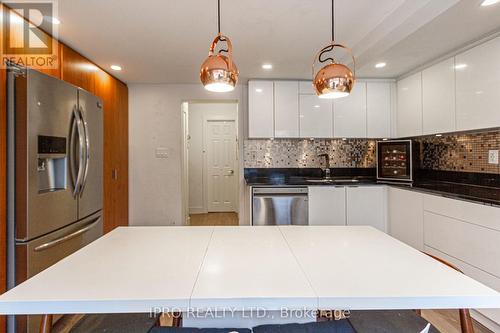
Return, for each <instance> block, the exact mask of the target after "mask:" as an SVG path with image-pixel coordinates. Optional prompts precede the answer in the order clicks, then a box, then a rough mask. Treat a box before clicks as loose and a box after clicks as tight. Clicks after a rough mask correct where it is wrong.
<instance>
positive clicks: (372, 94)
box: [366, 82, 391, 138]
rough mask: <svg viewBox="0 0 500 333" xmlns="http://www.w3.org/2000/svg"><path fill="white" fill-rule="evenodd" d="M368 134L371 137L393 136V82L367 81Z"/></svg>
mask: <svg viewBox="0 0 500 333" xmlns="http://www.w3.org/2000/svg"><path fill="white" fill-rule="evenodd" d="M366 135H367V137H369V138H389V137H390V136H391V83H390V82H367V83H366Z"/></svg>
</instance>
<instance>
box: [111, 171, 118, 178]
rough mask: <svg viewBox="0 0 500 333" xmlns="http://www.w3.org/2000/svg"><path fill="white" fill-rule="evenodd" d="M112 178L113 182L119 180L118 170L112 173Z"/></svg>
mask: <svg viewBox="0 0 500 333" xmlns="http://www.w3.org/2000/svg"><path fill="white" fill-rule="evenodd" d="M111 178H112V179H113V180H118V170H117V169H113V171H111Z"/></svg>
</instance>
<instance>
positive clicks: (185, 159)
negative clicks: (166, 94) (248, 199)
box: [181, 99, 244, 225]
mask: <svg viewBox="0 0 500 333" xmlns="http://www.w3.org/2000/svg"><path fill="white" fill-rule="evenodd" d="M240 103H241V101H239V100H237V99H208V100H207V99H185V100H182V101H181V126H182V138H181V192H182V194H181V195H182V210H183V214H184V221H183V223H184V224H185V225H189V155H188V154H187V152H188V141H189V139H188V135H189V105H190V104H234V106H235V107H236V114H235V117H234V119H229V118H230V117H227V116H226V117H211V118H212V119H213V118H219V119H214V120H227V121H234V122H235V131H236V158H237V161H236V162H237V165H236V167H235V177H236V194H235V211H236V213H237V214H238V217H239V218H240V215H241V211H240V210H241V209H242V206H241V204H240V200H241V194H240V191H241V189H240V186H241V185H240V174H241V172H242V170H243V169H242V168H243V156H242V155H241V152H242V147H240V145H241V142H242V141H241V136H242V135H243V133H242V131H243V130H242V128H241V126H242V125H241V124H240V121H241V119H240V116H241V115H240V112H241V107H240ZM184 112H185V115H186V121H184V118H183V116H184ZM206 121H207V120H206V119H205V117H204V118H203V126H202V128H203V129H204V128H205V123H206ZM202 136H203V141H204V142H205V133H202ZM205 157H206V154H203V163H205V159H206V158H205ZM205 172H206V166H205V165H204V166H203V177H204V181H203V188H204V189H203V197H204V198H203V202H204V210H205V212H207V211H208V209H207V207H208V205H207V200H208V198H207V193H206V192H205V187H206V186H205V184H206V180H205V179H206V175H205ZM243 207H244V206H243Z"/></svg>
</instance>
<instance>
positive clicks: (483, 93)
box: [455, 37, 500, 130]
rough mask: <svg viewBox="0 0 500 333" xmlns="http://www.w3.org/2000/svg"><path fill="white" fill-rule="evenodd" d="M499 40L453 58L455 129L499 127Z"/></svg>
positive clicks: (499, 38) (491, 41)
mask: <svg viewBox="0 0 500 333" xmlns="http://www.w3.org/2000/svg"><path fill="white" fill-rule="evenodd" d="M499 59H500V37H497V38H495V39H493V40H490V41H488V42H486V43H484V44H481V45H479V46H476V47H474V48H472V49H470V50H468V51H466V52H464V53H461V54H459V55H457V56H456V57H455V63H456V66H457V68H456V89H457V90H456V96H457V97H456V98H457V130H469V129H478V128H490V127H497V126H500V111H499V105H500V61H499Z"/></svg>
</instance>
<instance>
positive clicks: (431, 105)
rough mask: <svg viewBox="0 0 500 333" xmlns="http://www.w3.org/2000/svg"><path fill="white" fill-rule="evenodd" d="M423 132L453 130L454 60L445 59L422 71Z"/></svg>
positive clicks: (431, 132) (432, 132)
mask: <svg viewBox="0 0 500 333" xmlns="http://www.w3.org/2000/svg"><path fill="white" fill-rule="evenodd" d="M422 96H423V134H436V133H443V132H453V131H454V130H455V60H454V58H450V59H447V60H445V61H443V62H440V63H438V64H436V65H434V66H432V67H429V68H427V69H425V70H424V71H423V72H422Z"/></svg>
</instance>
